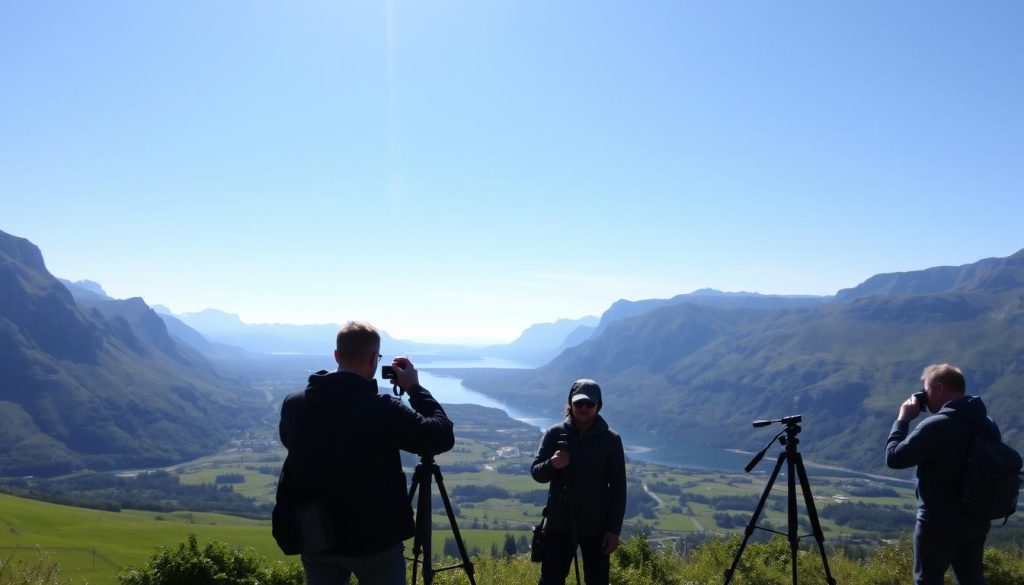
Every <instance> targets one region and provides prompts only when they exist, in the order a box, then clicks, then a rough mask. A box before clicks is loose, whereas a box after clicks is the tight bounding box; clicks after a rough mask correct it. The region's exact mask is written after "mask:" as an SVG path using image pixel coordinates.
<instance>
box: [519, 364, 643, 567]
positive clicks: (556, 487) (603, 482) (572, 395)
mask: <svg viewBox="0 0 1024 585" xmlns="http://www.w3.org/2000/svg"><path fill="white" fill-rule="evenodd" d="M601 406H602V401H601V387H600V386H598V385H597V382H595V381H593V380H588V379H580V380H576V382H574V383H573V385H572V388H571V389H570V390H569V397H568V400H567V405H566V417H565V421H564V422H563V423H561V424H557V425H554V426H553V427H551V428H550V429H548V430H547V432H546V433H544V437H543V438H542V439H541V443H540V448H539V449H538V451H537V457H536V458H535V459H534V460H533V466H532V468H531V473H532V475H533V479H535V480H536V481H538V482H540V483H549V482H550V484H551V485H550V486H549V488H548V503H547V517H548V520H547V526H546V529H545V534H546V538H545V545H544V559H543V561H542V562H541V576H540V585H562V584H564V583H565V578H566V576H567V575H568V574H569V568H570V565H571V563H572V560H573V558H575V556H576V547H577V545H578V546H579V548H580V552H581V553H582V555H583V571H584V573H585V575H586V583H587V585H605V584H607V583H608V571H609V557H608V555H610V554H611V553H613V552H615V549H617V548H618V546H619V533H620V532H621V531H622V519H623V516H624V515H625V512H626V457H625V453H624V452H623V449H622V439H621V438H620V437H619V435H618V434H617V433H615V432H614V431H612V430H611V429H610V428H608V423H607V422H605V420H604V418H602V417H601V415H599V414H598V412H600V410H601Z"/></svg>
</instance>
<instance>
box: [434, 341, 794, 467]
mask: <svg viewBox="0 0 1024 585" xmlns="http://www.w3.org/2000/svg"><path fill="white" fill-rule="evenodd" d="M416 368H417V369H418V370H419V372H420V383H421V384H422V385H423V387H424V388H427V389H429V390H430V392H431V394H433V395H434V397H435V398H437V400H438V401H439V402H441V403H442V404H478V405H480V406H488V407H491V408H498V409H500V410H503V411H505V412H506V413H508V415H509V416H510V417H512V418H514V419H516V420H520V421H523V422H525V423H527V424H530V425H533V426H535V427H537V431H538V440H539V439H540V432H541V431H542V430H544V429H547V428H548V427H550V426H551V425H553V424H555V423H557V422H560V421H561V420H562V419H561V418H557V419H556V418H552V417H551V416H542V415H538V414H537V413H530V412H524V411H522V410H519V409H517V408H514V407H511V406H509V405H507V404H505V403H503V402H501V401H500V400H496V399H494V398H492V397H490V396H486V395H484V394H481V393H480V392H476V391H475V390H470V389H469V388H466V387H465V386H463V385H462V380H461V379H460V378H451V377H445V376H438V375H435V374H432V373H430V371H429V370H430V369H431V368H520V369H523V368H525V366H524V365H522V364H517V363H516V362H512V361H509V360H499V359H493V358H484V359H481V360H476V361H441V360H438V361H432V362H426V361H425V362H423V363H422V364H416ZM609 422H610V423H611V424H612V428H614V429H615V430H616V432H619V433H620V434H621V435H622V440H623V443H625V447H626V453H627V455H628V456H629V457H631V458H633V459H637V460H639V461H644V462H647V463H657V464H659V465H670V466H674V467H685V468H688V469H708V470H714V471H733V472H735V471H740V470H742V469H743V467H744V466H745V465H746V464H747V462H748V461H749V460H750V458H751V455H748V454H742V453H736V452H733V451H726V450H724V449H712V448H708V447H703V446H699V445H693V444H685V443H683V444H679V443H676V444H673V445H671V446H668V445H655V444H651V443H650V442H647V441H643V440H639V439H638V438H637V437H634V436H631V434H630V433H629V432H628V431H626V432H622V431H621V430H620V428H617V427H616V426H615V425H614V422H615V421H609ZM772 453H773V452H769V455H771V457H772V460H770V461H768V462H767V468H768V470H771V467H772V465H774V457H775V456H776V455H777V454H772ZM765 465H766V463H764V462H762V463H761V464H760V465H759V466H758V469H761V468H762V467H764V466H765Z"/></svg>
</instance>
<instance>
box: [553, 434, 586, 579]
mask: <svg viewBox="0 0 1024 585" xmlns="http://www.w3.org/2000/svg"><path fill="white" fill-rule="evenodd" d="M557 445H558V449H561V450H565V451H569V443H568V437H566V439H563V440H561V441H558V444H557ZM562 474H563V476H562V478H563V479H564V480H565V482H564V483H563V484H562V498H563V500H564V501H565V506H566V508H568V509H569V529H570V530H571V531H572V565H573V568H575V569H576V585H580V556H579V554H578V550H579V546H580V543H579V535H578V533H577V531H576V512H575V511H574V510H573V507H572V488H571V487H570V484H569V469H568V468H566V469H563V470H562Z"/></svg>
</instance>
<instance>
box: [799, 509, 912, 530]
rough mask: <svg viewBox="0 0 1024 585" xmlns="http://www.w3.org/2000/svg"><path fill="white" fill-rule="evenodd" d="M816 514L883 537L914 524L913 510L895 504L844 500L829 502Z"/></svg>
mask: <svg viewBox="0 0 1024 585" xmlns="http://www.w3.org/2000/svg"><path fill="white" fill-rule="evenodd" d="M818 515H819V516H821V517H822V518H828V519H830V520H833V521H835V523H836V524H838V525H840V526H849V527H850V528H855V529H857V530H869V531H872V532H876V533H879V534H880V535H881V536H883V537H887V536H892V535H894V534H898V533H900V532H902V531H904V530H906V529H907V526H913V525H914V511H913V510H908V509H906V508H899V507H897V506H876V505H871V504H860V503H856V502H846V503H843V504H830V505H828V506H825V507H824V508H822V509H821V510H818Z"/></svg>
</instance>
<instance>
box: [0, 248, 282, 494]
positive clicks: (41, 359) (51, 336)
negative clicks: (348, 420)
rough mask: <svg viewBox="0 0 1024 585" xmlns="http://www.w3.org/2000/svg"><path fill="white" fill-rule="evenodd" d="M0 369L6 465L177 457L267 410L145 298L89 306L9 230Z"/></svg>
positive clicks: (3, 262) (27, 471) (217, 442)
mask: <svg viewBox="0 0 1024 585" xmlns="http://www.w3.org/2000/svg"><path fill="white" fill-rule="evenodd" d="M0 371H2V372H3V376H0V475H9V476H17V475H55V474H61V473H67V472H69V471H73V470H76V469H81V468H86V467H87V468H91V469H112V468H124V467H149V466H157V465H166V464H169V463H175V462H178V461H182V460H185V459H190V458H193V457H196V456H199V455H202V454H204V453H209V452H211V451H214V450H216V449H217V448H219V447H220V446H221V445H222V444H223V443H224V442H225V441H226V440H227V439H228V437H229V436H231V434H232V432H233V431H235V430H237V429H239V428H244V427H246V426H248V425H249V424H251V422H252V421H253V420H255V419H256V418H257V417H258V416H259V415H260V414H262V413H263V412H264V411H265V410H266V405H265V403H264V402H263V401H262V400H260V399H259V398H257V397H256V396H255V394H254V393H252V391H251V390H250V389H249V388H248V384H246V383H243V382H240V381H239V380H237V379H234V378H230V377H225V376H223V375H221V374H220V373H218V372H217V371H216V370H215V369H214V367H213V366H212V365H211V364H210V362H209V361H208V360H206V359H205V358H204V357H203V356H201V355H200V354H199V353H198V352H196V351H195V350H194V349H192V348H191V347H189V346H187V345H185V344H179V343H177V342H176V341H174V340H173V339H172V338H171V337H170V335H168V333H167V328H166V327H165V326H164V324H163V321H162V320H161V319H160V318H159V316H157V315H156V313H155V312H153V310H152V309H151V308H150V307H149V306H147V305H146V304H145V302H143V300H142V299H138V298H136V299H128V300H121V301H115V300H111V301H100V302H96V303H94V304H92V305H89V306H84V305H79V304H78V303H77V302H76V301H75V299H74V298H73V297H72V295H71V293H70V292H69V291H68V289H67V288H65V287H64V285H63V284H61V283H60V282H59V281H58V280H57V279H56V278H54V277H53V275H51V274H50V273H49V272H48V271H47V269H46V266H45V263H44V261H43V256H42V253H41V252H40V251H39V249H38V248H37V247H36V246H34V245H33V244H32V243H31V242H29V241H28V240H25V239H23V238H17V237H14V236H11V235H9V234H6V233H4V232H0Z"/></svg>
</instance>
